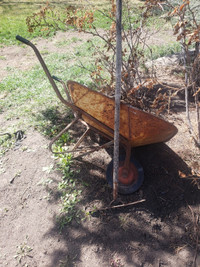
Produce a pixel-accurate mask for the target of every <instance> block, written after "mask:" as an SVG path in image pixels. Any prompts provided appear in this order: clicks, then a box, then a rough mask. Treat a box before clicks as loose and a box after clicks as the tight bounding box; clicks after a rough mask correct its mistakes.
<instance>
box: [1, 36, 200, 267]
mask: <svg viewBox="0 0 200 267" xmlns="http://www.w3.org/2000/svg"><path fill="white" fill-rule="evenodd" d="M74 34H75V33H70V35H72V37H73V35H74ZM64 35H65V34H64V33H59V34H57V35H56V36H55V37H54V38H53V39H52V40H51V41H49V40H42V39H41V40H40V39H39V40H38V41H37V46H38V48H39V49H44V48H45V49H48V51H49V52H53V51H55V50H58V49H62V48H58V47H55V45H54V44H55V41H58V40H59V38H60V39H62V38H64V37H65V36H64ZM82 37H83V36H82ZM68 38H69V33H68ZM83 38H84V37H83ZM85 38H86V37H85ZM0 53H1V55H2V56H4V57H5V59H4V60H0V77H1V79H3V77H6V75H8V74H9V73H8V68H7V67H15V68H19V69H21V70H24V69H29V68H30V67H31V66H33V64H35V62H36V60H37V59H36V58H35V56H34V55H33V53H32V51H30V49H28V48H22V47H18V46H17V47H16V46H11V47H4V48H0ZM158 66H159V67H158V69H159V72H158V75H159V77H160V79H161V80H162V81H163V82H164V81H166V80H169V78H170V81H173V83H177V85H179V86H180V84H181V82H182V81H181V79H180V78H177V76H174V74H173V73H174V72H172V69H174V68H177V66H175V63H173V64H171V65H170V64H168V65H166V64H165V65H164V66H162V65H161V64H160V65H159V64H158ZM176 103H178V104H177V105H174V106H173V108H172V109H171V112H170V114H169V115H168V120H169V121H170V122H172V123H174V124H175V126H176V127H177V128H178V133H177V135H176V136H175V137H174V138H173V139H171V140H170V141H169V142H168V143H166V144H154V145H149V146H145V147H139V148H137V149H135V150H134V154H135V157H136V158H137V159H138V161H139V162H140V163H141V165H142V166H143V168H144V175H145V179H144V183H143V185H142V187H141V188H140V190H139V191H138V192H136V193H134V194H131V195H127V196H124V195H120V196H119V200H118V201H119V202H120V203H128V202H133V201H137V200H141V199H145V200H146V201H145V202H143V203H140V204H137V205H134V206H129V207H125V208H120V209H113V210H107V211H101V212H96V213H93V214H91V215H90V214H89V211H91V210H92V209H93V208H94V207H98V208H99V207H107V206H108V205H109V203H110V202H111V200H112V190H111V189H110V188H109V187H108V186H107V183H106V181H105V172H106V166H107V164H108V163H109V161H110V160H111V155H112V154H111V151H110V150H107V151H106V150H101V151H99V152H95V153H93V154H91V155H90V156H85V157H83V158H82V159H81V160H79V161H75V162H74V168H76V169H79V170H80V172H79V175H78V176H79V177H81V179H82V180H83V181H84V182H85V183H88V184H89V186H87V187H86V188H85V191H84V192H83V199H82V201H81V204H80V208H82V210H83V211H84V212H85V214H87V216H86V218H85V220H82V221H73V222H72V223H71V224H70V225H67V226H66V227H65V228H64V230H63V231H60V230H59V228H58V224H57V222H56V218H57V215H58V213H59V208H60V201H59V199H60V198H59V192H58V189H57V184H58V182H59V181H61V176H62V175H61V173H60V172H59V171H58V170H57V168H56V162H55V160H54V159H53V158H52V154H51V153H50V151H49V150H48V148H47V145H48V143H49V140H47V139H46V138H44V137H43V136H42V135H41V134H40V133H38V132H37V131H35V130H34V129H30V130H29V131H27V132H26V133H25V134H26V138H25V139H23V140H22V141H21V145H20V146H16V147H15V148H14V149H12V150H10V151H8V152H7V153H6V154H5V155H4V156H3V157H2V158H0V169H1V175H0V177H1V183H0V199H1V200H0V201H1V206H0V229H1V231H0V265H1V266H9V267H13V266H30V267H55V266H56V267H57V266H67V267H69V266H78V267H90V266H93V267H100V266H105V267H109V266H114V267H120V266H125V267H129V266H130V267H131V266H134V267H142V266H143V267H147V266H153V267H165V266H167V267H169V266H171V267H173V266H177V267H183V266H185V267H186V266H187V267H189V266H191V267H192V266H193V267H194V266H200V254H199V245H200V243H199V237H200V236H199V232H198V231H199V216H200V191H199V184H198V183H197V182H196V183H194V181H193V180H192V179H189V176H190V175H191V173H192V174H193V173H196V174H199V173H200V163H199V162H200V151H199V149H198V148H197V147H196V146H195V145H194V142H193V140H192V138H191V137H190V135H189V133H188V129H187V125H186V124H185V113H184V107H183V101H182V99H181V96H178V99H176ZM194 112H195V111H194V110H192V118H193V117H194V116H193V115H194ZM4 118H5V114H4V113H2V114H0V129H1V128H4V129H5V127H6V125H9V124H12V123H13V122H12V120H9V121H5V120H4ZM89 141H90V140H89ZM91 142H97V140H96V139H95V138H91ZM23 148H26V149H23ZM49 166H50V167H51V171H50V172H48V171H45V170H46V169H45V168H46V167H49ZM48 179H50V180H52V181H53V182H52V183H51V184H48V185H47V183H46V181H48Z"/></svg>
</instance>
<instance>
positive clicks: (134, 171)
mask: <svg viewBox="0 0 200 267" xmlns="http://www.w3.org/2000/svg"><path fill="white" fill-rule="evenodd" d="M124 161H125V155H120V157H119V177H118V192H119V193H120V194H123V195H128V194H132V193H133V192H135V191H137V190H138V189H139V188H140V187H141V185H142V183H143V181H144V171H143V168H142V166H141V165H140V163H139V162H138V161H137V160H135V159H134V157H133V156H131V159H130V163H129V171H128V173H127V175H126V176H124V168H123V165H124ZM106 179H107V182H108V184H109V185H110V186H111V187H113V160H112V161H111V162H110V163H109V164H108V167H107V171H106Z"/></svg>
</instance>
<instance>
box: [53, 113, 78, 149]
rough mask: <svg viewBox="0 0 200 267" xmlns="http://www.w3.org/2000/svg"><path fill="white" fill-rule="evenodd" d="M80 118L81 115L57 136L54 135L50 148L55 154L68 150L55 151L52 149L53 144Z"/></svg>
mask: <svg viewBox="0 0 200 267" xmlns="http://www.w3.org/2000/svg"><path fill="white" fill-rule="evenodd" d="M78 120H79V117H78V116H77V117H76V118H75V119H74V120H73V121H72V122H71V123H70V124H68V125H67V126H66V127H65V128H64V129H63V130H62V131H61V132H60V133H59V134H58V135H56V137H54V138H53V139H52V140H51V142H50V144H49V149H50V151H51V152H52V153H54V154H64V153H66V152H54V151H53V149H52V145H53V144H54V143H55V142H56V141H57V140H58V139H59V138H60V137H61V135H63V134H64V133H65V132H66V131H67V130H69V128H70V127H72V125H74V123H75V122H77V121H78Z"/></svg>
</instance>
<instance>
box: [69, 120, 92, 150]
mask: <svg viewBox="0 0 200 267" xmlns="http://www.w3.org/2000/svg"><path fill="white" fill-rule="evenodd" d="M89 132H90V128H89V126H88V125H87V130H86V131H85V132H84V134H83V135H82V136H81V137H80V138H79V140H78V142H77V143H76V144H75V146H74V147H73V149H72V151H73V150H76V149H77V148H78V147H79V146H80V144H81V143H82V142H83V139H84V138H85V137H86V136H87V135H88V133H89Z"/></svg>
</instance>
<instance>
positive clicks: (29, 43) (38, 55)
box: [16, 35, 73, 108]
mask: <svg viewBox="0 0 200 267" xmlns="http://www.w3.org/2000/svg"><path fill="white" fill-rule="evenodd" d="M16 39H17V40H18V41H20V42H22V43H24V44H26V45H29V46H30V47H31V48H32V49H33V50H34V52H35V54H36V56H37V58H38V60H39V62H40V64H41V65H42V68H43V70H44V72H45V73H46V75H47V78H48V79H49V82H50V83H51V85H52V87H53V89H54V91H55V92H56V94H57V96H58V98H59V99H60V101H61V102H62V103H64V104H65V105H67V106H69V107H72V108H73V105H72V103H70V102H69V101H67V100H65V99H64V98H63V97H62V95H61V93H60V91H59V89H58V87H57V86H56V84H55V82H54V79H55V80H57V81H60V79H58V78H56V77H52V76H51V74H50V72H49V70H48V68H47V66H46V64H45V62H44V60H43V58H42V56H41V54H40V52H39V51H38V49H37V47H36V46H35V45H34V44H33V43H31V42H30V41H29V40H27V39H25V38H23V37H21V36H20V35H17V36H16ZM65 89H66V88H65ZM66 91H67V89H66ZM67 97H68V100H70V97H69V96H68V94H67Z"/></svg>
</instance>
